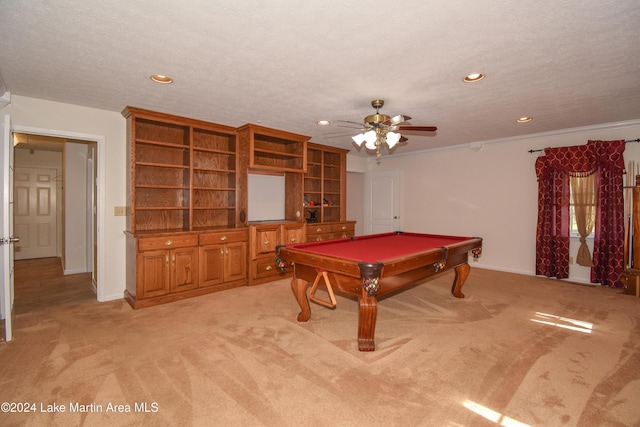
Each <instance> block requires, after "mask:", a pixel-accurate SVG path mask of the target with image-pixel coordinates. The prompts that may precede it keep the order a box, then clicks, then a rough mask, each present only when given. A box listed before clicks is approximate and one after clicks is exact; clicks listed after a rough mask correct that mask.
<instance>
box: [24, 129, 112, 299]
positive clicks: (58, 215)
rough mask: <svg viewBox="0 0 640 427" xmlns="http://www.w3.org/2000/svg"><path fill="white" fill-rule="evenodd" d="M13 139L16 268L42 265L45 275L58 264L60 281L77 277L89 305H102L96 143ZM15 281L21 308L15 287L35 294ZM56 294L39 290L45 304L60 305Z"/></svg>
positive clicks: (33, 135)
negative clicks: (89, 298) (87, 289)
mask: <svg viewBox="0 0 640 427" xmlns="http://www.w3.org/2000/svg"><path fill="white" fill-rule="evenodd" d="M13 138H14V206H13V212H14V234H15V235H16V236H17V237H19V238H20V241H19V242H18V243H17V244H16V245H15V253H14V259H15V261H16V263H17V264H18V263H22V264H25V265H30V266H31V267H32V268H38V266H41V265H46V266H48V267H47V269H48V270H49V271H50V270H51V265H52V263H53V265H55V264H56V263H58V264H59V265H60V272H61V279H64V278H65V277H66V278H67V279H68V278H69V277H71V276H74V275H75V276H77V277H76V279H78V280H77V281H78V282H84V283H85V285H88V286H90V287H92V290H93V294H94V297H93V299H94V300H96V299H97V300H100V289H99V287H98V283H99V280H98V264H99V263H98V206H97V204H98V197H97V195H98V186H97V183H98V179H97V178H98V174H97V172H98V168H97V164H98V162H97V157H98V141H96V140H87V139H76V138H73V137H66V136H59V135H56V136H51V135H42V134H38V133H28V132H15V131H14V133H13ZM43 261H46V262H43ZM43 273H44V272H43ZM44 276H46V275H44ZM44 276H43V277H44ZM15 278H16V283H15V286H16V299H17V301H16V305H19V304H20V301H19V298H20V295H21V293H20V292H18V287H19V286H21V285H26V286H29V289H30V292H29V294H30V295H33V294H34V293H33V289H32V283H29V284H28V285H27V284H26V283H25V284H21V283H17V280H19V279H20V276H19V275H16V277H15ZM87 282H88V283H87ZM55 289H56V288H55V287H48V288H47V289H42V292H43V293H42V295H43V296H45V295H46V298H45V300H46V299H49V300H50V301H56V300H59V298H57V297H56V295H55V293H56V290H55ZM59 289H60V291H59V292H66V291H65V290H64V288H59ZM52 296H53V298H52ZM52 304H53V302H52Z"/></svg>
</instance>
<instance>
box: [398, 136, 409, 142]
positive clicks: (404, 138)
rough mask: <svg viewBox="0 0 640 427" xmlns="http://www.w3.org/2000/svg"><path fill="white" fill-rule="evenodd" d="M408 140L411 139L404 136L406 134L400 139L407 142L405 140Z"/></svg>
mask: <svg viewBox="0 0 640 427" xmlns="http://www.w3.org/2000/svg"><path fill="white" fill-rule="evenodd" d="M408 140H409V138H406V137H404V136H401V137H400V141H399V142H405V141H408Z"/></svg>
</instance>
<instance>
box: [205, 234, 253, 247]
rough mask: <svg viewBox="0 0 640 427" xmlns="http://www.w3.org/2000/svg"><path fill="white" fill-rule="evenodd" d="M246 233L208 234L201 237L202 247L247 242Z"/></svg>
mask: <svg viewBox="0 0 640 427" xmlns="http://www.w3.org/2000/svg"><path fill="white" fill-rule="evenodd" d="M246 240H247V232H246V231H229V232H225V233H208V234H201V235H200V245H201V246H205V245H214V244H216V243H231V242H245V241H246Z"/></svg>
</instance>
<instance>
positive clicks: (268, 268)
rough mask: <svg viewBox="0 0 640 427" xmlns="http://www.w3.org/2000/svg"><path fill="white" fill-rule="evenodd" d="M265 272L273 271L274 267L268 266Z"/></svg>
mask: <svg viewBox="0 0 640 427" xmlns="http://www.w3.org/2000/svg"><path fill="white" fill-rule="evenodd" d="M265 270H267V271H271V270H273V267H272V266H270V265H268V266H267V268H265Z"/></svg>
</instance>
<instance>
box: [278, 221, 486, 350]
mask: <svg viewBox="0 0 640 427" xmlns="http://www.w3.org/2000/svg"><path fill="white" fill-rule="evenodd" d="M481 252H482V239H481V238H479V237H459V236H443V235H435V234H421V233H410V232H401V231H396V232H391V233H382V234H372V235H367V236H357V237H351V238H346V239H335V240H327V241H323V242H309V243H299V244H291V245H282V246H279V247H278V250H277V256H276V264H277V265H278V267H279V268H280V270H282V271H286V269H287V268H293V271H294V275H293V279H292V280H291V289H292V291H293V294H294V295H295V298H296V300H297V302H298V305H299V306H300V309H301V311H300V313H299V314H298V321H299V322H306V321H307V320H309V318H310V317H311V308H310V305H309V301H310V300H311V301H313V302H316V303H318V304H320V305H323V306H326V307H329V308H333V307H335V305H336V301H335V296H334V294H335V293H338V294H340V295H344V296H347V297H352V298H354V297H355V298H357V299H358V301H359V317H358V349H359V350H360V351H373V350H375V343H374V333H375V327H376V316H377V312H378V299H380V298H383V297H385V296H389V295H392V294H394V293H397V292H400V291H402V290H405V289H408V288H410V287H413V286H415V285H416V284H417V282H418V281H420V280H422V279H424V278H427V277H429V276H433V275H435V274H439V273H442V272H445V271H448V270H451V269H454V270H455V278H454V281H453V286H452V288H451V293H452V294H453V295H454V296H455V297H458V298H464V294H463V293H462V286H463V285H464V282H465V280H466V279H467V276H468V275H469V271H470V270H471V268H470V267H469V263H468V255H469V253H471V254H472V255H473V256H474V257H476V258H477V257H478V256H479V255H480V254H481ZM312 283H313V284H312ZM310 284H312V285H311V288H310V291H309V293H307V290H308V289H309V285H310ZM318 285H324V286H326V291H327V294H328V296H329V300H326V299H322V298H320V297H316V296H315V290H316V289H317V287H318Z"/></svg>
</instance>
